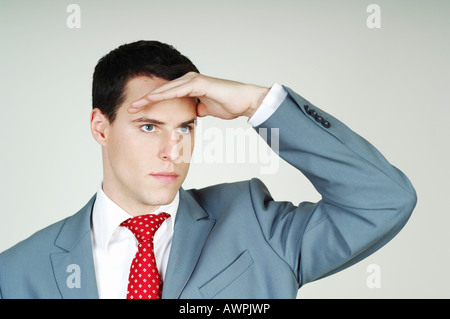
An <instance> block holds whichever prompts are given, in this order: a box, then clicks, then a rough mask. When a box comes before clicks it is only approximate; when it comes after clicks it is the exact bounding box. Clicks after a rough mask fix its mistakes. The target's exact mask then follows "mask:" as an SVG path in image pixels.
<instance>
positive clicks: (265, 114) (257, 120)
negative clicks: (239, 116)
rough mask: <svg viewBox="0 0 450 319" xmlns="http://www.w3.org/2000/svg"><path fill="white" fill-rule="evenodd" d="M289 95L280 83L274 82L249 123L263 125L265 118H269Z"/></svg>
mask: <svg viewBox="0 0 450 319" xmlns="http://www.w3.org/2000/svg"><path fill="white" fill-rule="evenodd" d="M286 96H287V92H286V90H285V89H284V88H283V87H282V86H281V85H280V84H278V83H274V84H273V85H272V87H271V89H270V91H269V93H267V95H266V97H265V98H264V101H263V102H262V104H261V105H260V106H259V108H258V109H257V110H256V112H255V113H254V114H253V116H252V117H251V118H250V119H249V120H248V123H249V124H250V125H252V126H253V127H256V126H258V125H261V124H262V123H263V122H264V121H265V120H267V119H268V118H269V117H270V116H271V115H272V114H273V113H275V111H276V110H277V109H278V107H279V106H280V105H281V103H283V101H284V99H285V98H286Z"/></svg>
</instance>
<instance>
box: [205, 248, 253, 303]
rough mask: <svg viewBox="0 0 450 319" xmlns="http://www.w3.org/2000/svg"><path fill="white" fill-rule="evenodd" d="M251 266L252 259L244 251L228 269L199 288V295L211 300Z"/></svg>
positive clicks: (247, 252) (248, 253)
mask: <svg viewBox="0 0 450 319" xmlns="http://www.w3.org/2000/svg"><path fill="white" fill-rule="evenodd" d="M252 264H253V259H252V256H251V255H250V252H249V251H248V250H246V251H244V252H243V253H242V254H240V255H239V257H238V258H236V260H235V261H233V262H232V263H231V264H230V265H229V266H228V267H226V268H225V269H224V270H223V271H221V272H220V273H219V274H217V275H216V276H214V277H213V278H212V279H211V280H209V281H208V282H206V283H205V284H204V285H203V286H201V287H200V288H199V291H200V294H201V295H202V297H203V298H205V299H208V298H213V297H214V296H215V295H217V294H218V293H219V292H221V291H222V290H223V289H225V288H226V287H227V286H229V285H230V284H231V283H232V282H233V281H235V280H236V279H238V278H239V276H241V275H242V274H243V273H244V272H245V271H246V270H247V269H248V268H249V267H250V266H251V265H252Z"/></svg>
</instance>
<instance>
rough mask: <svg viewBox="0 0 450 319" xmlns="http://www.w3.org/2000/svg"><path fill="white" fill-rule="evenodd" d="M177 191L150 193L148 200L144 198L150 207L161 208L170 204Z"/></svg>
mask: <svg viewBox="0 0 450 319" xmlns="http://www.w3.org/2000/svg"><path fill="white" fill-rule="evenodd" d="M177 192H178V189H177V190H176V191H168V190H165V191H159V192H158V191H153V192H152V191H150V192H149V193H150V195H151V196H150V198H146V201H145V202H146V203H147V204H148V205H151V206H162V205H167V204H170V203H171V202H172V201H173V200H174V198H175V195H176V194H177Z"/></svg>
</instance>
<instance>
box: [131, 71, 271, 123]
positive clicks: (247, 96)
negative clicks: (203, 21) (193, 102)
mask: <svg viewBox="0 0 450 319" xmlns="http://www.w3.org/2000/svg"><path fill="white" fill-rule="evenodd" d="M268 92H269V88H266V87H261V86H257V85H252V84H244V83H240V82H235V81H229V80H223V79H218V78H213V77H209V76H205V75H202V74H199V73H195V72H189V73H187V74H185V75H184V76H182V77H180V78H178V79H175V80H173V81H170V82H167V83H166V84H163V85H161V86H159V87H157V88H156V89H154V90H153V91H151V92H149V93H148V94H146V95H145V96H143V97H142V98H140V99H139V100H136V101H134V102H132V103H131V106H130V107H129V108H128V112H130V113H137V112H139V111H141V110H142V109H143V108H144V107H145V106H146V105H148V104H150V103H156V102H159V101H163V100H170V99H175V98H181V97H193V98H197V99H198V104H197V115H198V116H200V117H202V116H207V115H211V116H214V117H218V118H222V119H234V118H237V117H239V116H247V117H249V118H250V117H251V116H252V115H253V113H254V112H255V111H256V110H257V109H258V107H259V106H260V105H261V103H262V101H263V100H264V97H265V96H266V95H267V93H268Z"/></svg>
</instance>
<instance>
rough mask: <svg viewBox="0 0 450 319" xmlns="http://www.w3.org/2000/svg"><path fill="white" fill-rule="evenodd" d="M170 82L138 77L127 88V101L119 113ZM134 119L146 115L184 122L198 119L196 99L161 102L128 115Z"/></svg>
mask: <svg viewBox="0 0 450 319" xmlns="http://www.w3.org/2000/svg"><path fill="white" fill-rule="evenodd" d="M167 82H169V81H167V80H165V79H161V78H158V77H153V78H150V77H147V76H138V77H134V78H132V79H130V80H129V81H128V83H127V84H126V86H125V91H124V93H125V99H124V102H123V103H122V107H121V108H120V109H121V110H119V112H125V113H128V112H127V111H126V109H127V108H128V106H129V105H130V103H131V102H133V101H135V100H137V99H139V98H141V97H143V96H144V95H146V94H148V93H149V92H151V91H152V90H154V89H155V88H157V87H159V86H161V85H163V84H165V83H167ZM128 115H129V116H130V117H132V118H133V119H135V118H140V117H142V116H145V115H152V116H153V117H155V116H160V117H165V118H164V120H167V118H173V119H174V120H180V118H181V119H182V120H183V118H192V117H196V115H197V111H196V99H194V98H190V97H185V98H176V99H172V100H167V101H161V102H157V103H152V104H149V105H147V106H146V107H145V108H144V109H143V110H142V111H140V112H138V113H135V114H128Z"/></svg>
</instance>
